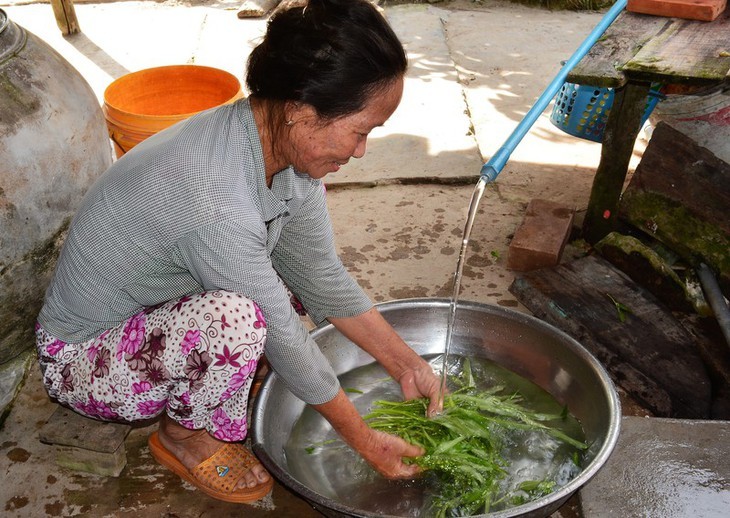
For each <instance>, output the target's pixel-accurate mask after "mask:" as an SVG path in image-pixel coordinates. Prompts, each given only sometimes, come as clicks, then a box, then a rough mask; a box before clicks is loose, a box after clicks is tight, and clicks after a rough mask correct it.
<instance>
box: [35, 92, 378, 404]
mask: <svg viewBox="0 0 730 518" xmlns="http://www.w3.org/2000/svg"><path fill="white" fill-rule="evenodd" d="M279 277H281V279H283V280H284V282H286V284H287V285H288V286H289V288H290V289H291V290H292V291H293V292H294V293H295V294H296V295H297V297H298V298H299V299H300V300H301V302H302V304H303V305H304V307H305V308H306V309H307V311H308V313H309V315H310V316H311V317H312V319H313V320H314V321H315V322H317V323H319V322H322V321H324V320H325V319H326V318H328V317H348V316H354V315H358V314H361V313H364V312H365V311H367V310H368V309H370V308H371V307H372V303H371V301H370V300H369V299H368V297H367V296H366V295H365V293H364V292H363V291H362V289H361V288H360V287H359V286H358V285H357V283H356V282H355V281H354V280H353V279H352V277H351V276H350V275H349V274H348V272H347V271H346V270H345V268H344V267H343V265H342V263H341V262H340V260H339V258H338V257H337V254H336V250H335V246H334V237H333V232H332V225H331V223H330V219H329V215H328V212H327V206H326V200H325V193H324V188H323V186H322V182H321V181H319V180H314V179H312V178H310V177H308V176H306V175H303V174H299V173H297V172H295V171H294V170H293V169H292V168H291V167H290V168H288V169H285V170H283V171H281V172H279V173H278V174H277V175H275V176H274V180H273V185H272V187H271V189H269V188H268V187H267V186H266V182H265V174H264V160H263V154H262V150H261V143H260V141H259V137H258V132H257V129H256V123H255V121H254V118H253V114H252V113H251V108H250V106H249V103H248V101H247V100H241V101H237V102H236V103H234V104H231V105H226V106H223V107H220V108H217V109H213V110H209V111H207V112H204V113H203V114H200V115H198V116H195V117H192V118H190V119H187V120H186V121H184V122H181V123H179V124H177V125H175V126H173V127H172V128H169V129H168V130H165V131H163V132H160V133H158V134H156V135H154V136H153V137H150V138H149V139H147V140H145V141H144V142H142V143H141V144H139V145H138V146H137V147H136V148H135V149H134V150H133V152H132V153H128V154H126V155H124V156H123V157H122V158H121V159H119V160H118V161H116V162H115V163H114V164H113V165H112V166H111V167H110V168H109V169H108V170H107V171H106V172H105V173H104V174H103V175H102V176H101V177H100V178H99V180H98V181H97V182H96V183H95V184H94V185H93V186H92V188H91V189H90V190H89V192H88V193H87V195H86V197H85V199H84V201H83V202H82V205H81V207H80V209H79V211H78V213H77V215H76V216H75V218H74V221H73V223H72V225H71V229H70V231H69V234H68V238H67V240H66V243H65V245H64V247H63V250H62V253H61V257H60V258H59V262H58V266H57V270H56V273H55V276H54V279H53V281H52V283H51V285H50V287H49V288H48V291H47V293H46V301H45V304H44V306H43V308H42V310H41V312H40V315H39V317H38V321H39V323H40V324H41V325H42V326H43V327H44V328H45V329H46V330H47V331H48V332H49V333H51V334H53V335H55V336H57V337H58V338H60V339H62V340H64V341H66V342H69V343H80V342H84V341H86V340H89V339H91V338H94V337H95V336H98V335H99V334H101V333H102V332H103V331H105V330H106V329H110V328H112V327H115V326H117V325H119V324H120V323H122V322H124V321H125V320H126V319H128V318H129V317H130V316H131V315H133V314H135V313H136V312H138V311H140V310H141V309H142V308H143V307H148V306H153V305H156V304H158V303H161V302H166V301H170V300H176V299H179V298H181V297H183V296H185V295H189V294H193V293H199V292H202V291H208V290H214V289H223V290H229V291H233V292H237V293H241V294H243V295H245V296H247V297H249V298H251V299H253V300H255V301H256V302H257V303H258V304H259V306H261V309H262V310H263V313H264V316H265V317H266V321H267V325H268V339H267V343H266V356H267V358H268V359H269V361H270V362H271V364H272V366H273V368H274V369H275V370H276V372H277V373H278V374H279V375H280V376H281V377H282V378H283V379H284V381H285V383H286V384H287V386H288V387H289V389H290V390H291V391H292V392H293V393H294V394H295V395H296V396H298V397H300V398H301V399H303V400H304V401H305V402H307V403H313V404H318V403H324V402H327V401H329V400H330V399H332V398H333V397H334V396H335V394H336V391H337V388H338V387H339V384H338V382H337V379H336V377H335V375H334V372H333V371H332V368H331V367H330V365H329V364H328V362H327V361H326V360H325V358H324V357H323V356H322V354H321V352H320V351H319V348H318V347H317V345H316V344H315V343H314V341H313V340H312V339H311V338H310V336H309V333H308V332H307V329H306V327H304V325H303V324H302V322H301V320H300V319H299V316H298V315H297V314H296V312H295V311H294V310H293V308H292V306H291V303H290V301H289V297H288V295H287V293H286V290H285V288H284V286H283V285H282V283H281V280H280V279H279Z"/></svg>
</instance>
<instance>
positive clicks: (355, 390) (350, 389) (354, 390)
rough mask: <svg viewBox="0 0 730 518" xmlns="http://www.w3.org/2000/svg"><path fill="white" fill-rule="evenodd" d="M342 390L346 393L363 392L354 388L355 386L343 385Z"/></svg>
mask: <svg viewBox="0 0 730 518" xmlns="http://www.w3.org/2000/svg"><path fill="white" fill-rule="evenodd" d="M342 390H343V391H344V392H346V393H347V394H364V392H363V391H362V390H359V389H356V388H349V387H345V388H343V389H342Z"/></svg>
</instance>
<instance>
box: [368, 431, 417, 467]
mask: <svg viewBox="0 0 730 518" xmlns="http://www.w3.org/2000/svg"><path fill="white" fill-rule="evenodd" d="M369 430H370V432H371V433H370V437H369V438H368V440H367V441H366V443H365V446H364V447H359V448H356V449H357V452H358V453H359V454H360V455H361V456H362V458H363V459H365V460H366V461H367V463H368V464H370V466H372V467H373V468H374V469H375V470H377V471H378V473H380V474H381V475H383V476H384V477H385V478H390V479H401V478H406V479H407V478H413V477H415V476H417V475H418V474H420V472H421V468H419V467H418V465H416V464H414V463H406V462H405V459H409V458H414V457H420V456H421V455H423V454H424V451H423V448H421V447H420V446H416V445H413V444H410V443H408V442H406V441H404V440H403V439H401V438H400V437H396V436H395V435H389V434H387V433H385V432H380V431H378V430H373V429H369Z"/></svg>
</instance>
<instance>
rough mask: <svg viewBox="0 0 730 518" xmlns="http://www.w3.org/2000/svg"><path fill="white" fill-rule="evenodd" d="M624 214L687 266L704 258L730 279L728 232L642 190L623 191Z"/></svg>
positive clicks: (729, 239)
mask: <svg viewBox="0 0 730 518" xmlns="http://www.w3.org/2000/svg"><path fill="white" fill-rule="evenodd" d="M621 208H622V212H623V214H624V217H625V218H626V219H627V220H628V221H629V222H630V223H631V224H633V225H634V226H636V227H637V228H640V229H642V230H644V231H645V232H647V233H648V234H649V235H651V236H653V237H655V238H656V239H658V240H659V241H661V242H662V243H664V244H666V245H667V246H668V247H669V248H671V249H672V250H673V251H675V252H676V253H677V254H678V255H679V256H680V257H682V259H684V260H685V261H687V262H688V263H689V264H690V265H691V266H697V265H698V264H699V263H700V262H705V263H706V264H708V265H709V266H710V267H712V268H713V269H714V270H715V271H718V272H720V275H721V277H722V278H723V279H724V280H725V282H726V283H727V282H728V281H729V280H730V236H728V235H727V234H726V233H724V232H723V231H722V229H720V228H718V227H717V226H715V225H713V224H711V223H709V222H707V221H704V220H702V219H700V218H699V217H698V216H696V215H695V214H694V213H692V212H690V211H689V210H687V209H686V208H685V207H684V206H682V205H681V204H680V203H678V202H675V201H673V200H669V199H667V198H665V197H663V196H660V195H658V194H654V193H650V192H646V191H636V190H630V191H627V192H626V193H625V194H624V196H623V199H622V202H621Z"/></svg>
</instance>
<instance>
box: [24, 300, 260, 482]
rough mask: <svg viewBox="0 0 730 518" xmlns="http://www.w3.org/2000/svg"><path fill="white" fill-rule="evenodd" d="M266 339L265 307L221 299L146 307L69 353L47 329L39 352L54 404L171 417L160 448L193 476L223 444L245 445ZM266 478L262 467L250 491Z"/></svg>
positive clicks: (112, 414) (88, 411)
mask: <svg viewBox="0 0 730 518" xmlns="http://www.w3.org/2000/svg"><path fill="white" fill-rule="evenodd" d="M265 335H266V329H265V322H264V319H263V316H262V314H261V312H260V310H259V308H258V306H256V305H255V304H254V303H253V302H252V301H250V300H249V299H247V298H245V297H242V296H240V295H237V294H235V293H230V292H222V291H219V292H208V293H203V294H199V295H192V296H189V297H184V298H182V299H180V300H178V301H173V302H169V303H166V304H162V305H160V306H157V307H154V308H148V309H146V310H145V311H143V312H140V313H138V314H137V315H134V316H133V317H131V318H130V319H129V320H127V321H126V322H125V323H123V324H122V325H120V326H117V327H116V328H114V329H111V330H109V331H107V332H105V333H103V334H102V335H101V336H99V337H98V338H96V339H94V340H90V341H89V342H86V343H84V344H64V343H63V342H61V341H59V340H57V339H55V338H53V337H50V336H49V335H48V334H47V333H45V332H44V331H43V330H42V329H39V330H38V348H39V354H40V361H41V366H42V369H43V371H44V382H45V383H46V386H47V388H48V391H49V393H50V394H51V396H52V397H55V398H57V399H58V400H59V402H61V403H63V404H66V405H68V406H71V407H72V408H74V409H75V410H77V411H78V412H80V413H82V414H85V415H88V416H90V417H95V418H99V419H104V420H123V421H138V420H144V419H150V418H152V417H155V416H157V415H159V414H160V413H162V412H163V410H166V415H165V417H163V419H162V421H161V427H160V440H161V442H162V443H163V445H164V446H165V447H167V448H169V449H170V450H171V452H172V453H173V454H175V455H176V456H177V457H178V459H179V460H180V461H181V462H182V463H183V464H184V465H185V466H186V467H192V466H194V465H196V464H197V463H199V462H200V461H202V460H204V459H205V458H207V457H208V456H210V454H211V453H212V452H215V451H216V449H217V448H219V447H220V446H221V443H220V442H219V441H240V440H242V439H244V438H245V436H246V433H247V428H248V423H247V414H246V412H247V399H248V398H247V396H248V392H249V389H250V386H251V382H252V379H253V375H254V372H255V370H256V364H257V362H258V359H259V358H260V357H261V355H262V354H263V349H264V341H265ZM203 429H204V430H206V431H207V432H208V433H203V434H201V433H199V431H200V430H203ZM192 436H197V438H195V440H187V439H189V438H190V437H192ZM268 479H269V475H268V474H267V473H266V471H265V470H264V469H263V467H262V466H261V465H260V464H258V465H256V466H254V468H253V469H252V473H247V476H246V477H245V478H244V481H243V482H242V484H245V485H246V486H248V487H251V486H252V485H256V483H257V480H258V481H265V480H268ZM240 485H241V484H239V486H240Z"/></svg>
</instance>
